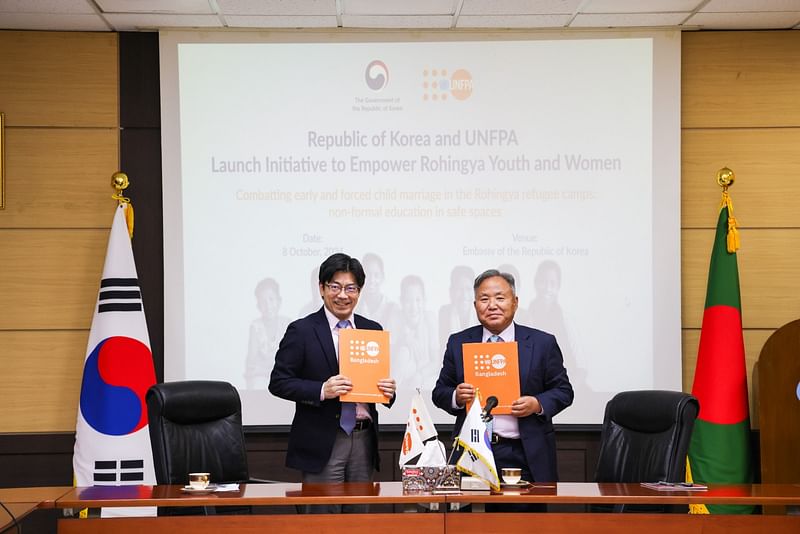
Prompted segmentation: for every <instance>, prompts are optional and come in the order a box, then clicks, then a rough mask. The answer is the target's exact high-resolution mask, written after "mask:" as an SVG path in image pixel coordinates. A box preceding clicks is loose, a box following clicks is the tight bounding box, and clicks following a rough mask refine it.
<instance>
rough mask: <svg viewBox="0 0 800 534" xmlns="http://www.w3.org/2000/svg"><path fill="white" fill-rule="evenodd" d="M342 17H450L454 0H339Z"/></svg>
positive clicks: (452, 12) (453, 8) (454, 6)
mask: <svg viewBox="0 0 800 534" xmlns="http://www.w3.org/2000/svg"><path fill="white" fill-rule="evenodd" d="M341 2H342V14H343V15H452V14H454V13H455V10H456V5H457V3H458V2H456V1H454V0H341Z"/></svg>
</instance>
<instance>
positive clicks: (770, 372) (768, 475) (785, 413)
mask: <svg viewBox="0 0 800 534" xmlns="http://www.w3.org/2000/svg"><path fill="white" fill-rule="evenodd" d="M757 374H758V417H759V425H760V430H761V431H760V436H761V481H762V482H763V483H765V484H766V483H794V484H797V483H798V482H800V452H798V450H800V398H798V397H800V385H799V384H800V320H797V321H792V322H791V323H788V324H785V325H783V326H782V327H780V328H779V329H778V330H776V331H775V332H774V333H773V334H772V335H771V336H770V337H769V339H767V342H766V343H764V347H763V348H762V349H761V355H760V356H759V359H758V373H757ZM769 511H770V512H780V511H782V510H780V509H774V508H772V507H770V508H769Z"/></svg>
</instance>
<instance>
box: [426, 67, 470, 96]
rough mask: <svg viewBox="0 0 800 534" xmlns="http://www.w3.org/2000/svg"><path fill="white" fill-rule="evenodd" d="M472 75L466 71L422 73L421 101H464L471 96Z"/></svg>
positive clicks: (445, 70) (429, 71)
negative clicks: (449, 99) (453, 99)
mask: <svg viewBox="0 0 800 534" xmlns="http://www.w3.org/2000/svg"><path fill="white" fill-rule="evenodd" d="M472 86H473V83H472V74H470V72H469V71H468V70H466V69H457V70H456V71H454V72H452V73H451V72H450V71H448V70H447V69H430V70H428V69H425V70H423V71H422V100H425V101H430V100H433V101H445V100H447V99H448V98H450V97H452V98H455V99H456V100H466V99H468V98H469V97H471V96H472Z"/></svg>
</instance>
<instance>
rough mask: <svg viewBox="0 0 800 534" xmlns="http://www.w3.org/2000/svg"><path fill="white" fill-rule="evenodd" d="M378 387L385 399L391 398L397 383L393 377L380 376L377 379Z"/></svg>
mask: <svg viewBox="0 0 800 534" xmlns="http://www.w3.org/2000/svg"><path fill="white" fill-rule="evenodd" d="M378 389H380V390H381V392H382V393H383V395H384V396H385V397H386V398H387V399H391V398H392V397H393V396H394V393H395V391H397V384H395V381H394V378H381V379H380V380H378Z"/></svg>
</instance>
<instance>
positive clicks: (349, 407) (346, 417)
mask: <svg viewBox="0 0 800 534" xmlns="http://www.w3.org/2000/svg"><path fill="white" fill-rule="evenodd" d="M336 328H337V329H338V330H343V329H345V328H350V321H348V320H344V321H339V322H338V323H336ZM340 350H341V349H340ZM341 356H342V355H341V354H340V355H339V357H341ZM341 404H342V411H341V414H340V415H339V426H340V427H342V430H344V431H345V433H346V434H347V435H348V436H349V435H350V434H352V433H353V429H354V428H355V427H356V404H355V403H354V402H342V403H341Z"/></svg>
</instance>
